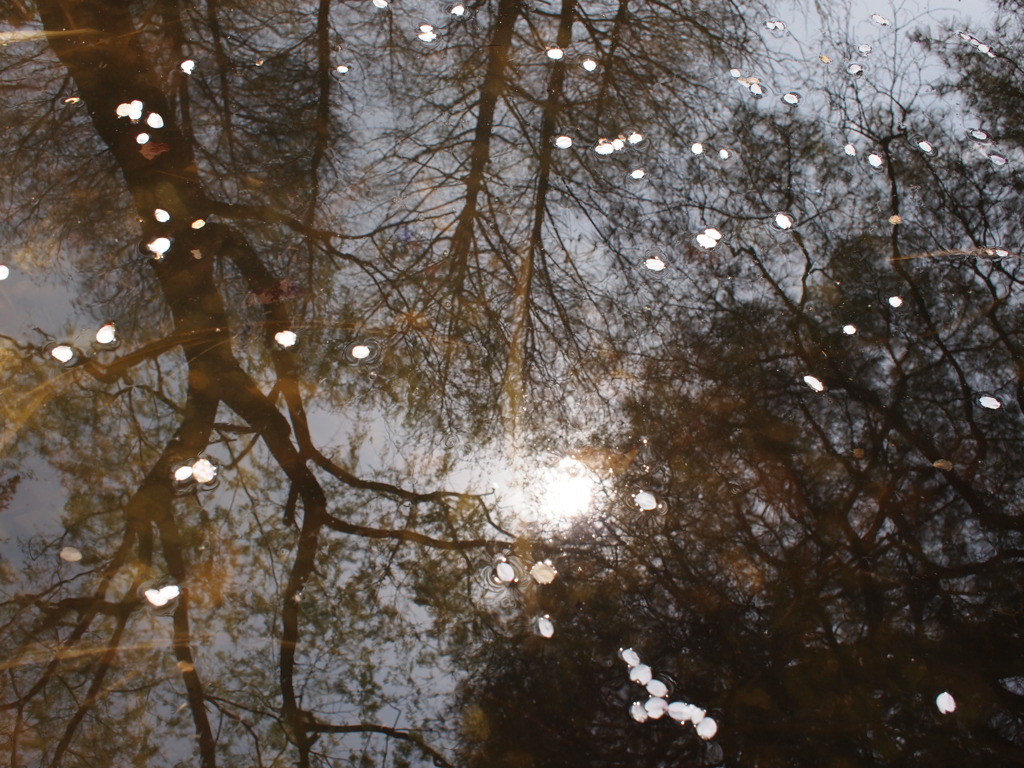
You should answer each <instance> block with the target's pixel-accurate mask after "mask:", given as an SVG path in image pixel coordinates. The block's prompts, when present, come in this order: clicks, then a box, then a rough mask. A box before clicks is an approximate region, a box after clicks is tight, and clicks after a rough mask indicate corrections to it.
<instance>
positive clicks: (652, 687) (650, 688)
mask: <svg viewBox="0 0 1024 768" xmlns="http://www.w3.org/2000/svg"><path fill="white" fill-rule="evenodd" d="M647 692H648V693H649V694H651V696H656V697H658V698H659V699H663V698H665V697H666V696H668V686H667V685H665V683H663V682H662V681H661V680H651V682H649V683H648V684H647Z"/></svg>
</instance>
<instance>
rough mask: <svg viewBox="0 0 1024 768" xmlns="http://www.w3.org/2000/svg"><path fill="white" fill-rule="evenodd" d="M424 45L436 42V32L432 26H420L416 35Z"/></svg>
mask: <svg viewBox="0 0 1024 768" xmlns="http://www.w3.org/2000/svg"><path fill="white" fill-rule="evenodd" d="M416 37H418V38H419V39H420V40H422V41H423V42H424V43H432V42H434V41H435V40H437V32H436V31H435V29H434V25H433V24H420V26H419V33H418V34H417V35H416Z"/></svg>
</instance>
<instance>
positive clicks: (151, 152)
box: [139, 141, 171, 160]
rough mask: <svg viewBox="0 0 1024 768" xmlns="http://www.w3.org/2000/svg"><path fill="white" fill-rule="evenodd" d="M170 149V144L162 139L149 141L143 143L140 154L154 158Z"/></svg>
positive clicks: (149, 158)
mask: <svg viewBox="0 0 1024 768" xmlns="http://www.w3.org/2000/svg"><path fill="white" fill-rule="evenodd" d="M170 151H171V145H170V144H164V143H163V142H162V141H147V142H146V143H145V144H143V145H142V148H141V149H140V150H139V154H140V155H142V156H143V157H144V158H146V159H147V160H152V159H153V158H155V157H159V156H160V155H162V154H163V153H164V152H170Z"/></svg>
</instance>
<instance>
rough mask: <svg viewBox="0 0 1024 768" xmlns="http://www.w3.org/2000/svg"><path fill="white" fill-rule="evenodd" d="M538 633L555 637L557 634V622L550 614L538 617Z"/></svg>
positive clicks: (542, 635)
mask: <svg viewBox="0 0 1024 768" xmlns="http://www.w3.org/2000/svg"><path fill="white" fill-rule="evenodd" d="M537 633H538V634H539V635H540V636H541V637H553V636H554V634H555V623H554V622H553V621H552V620H551V617H549V616H541V617H540V618H539V619H537Z"/></svg>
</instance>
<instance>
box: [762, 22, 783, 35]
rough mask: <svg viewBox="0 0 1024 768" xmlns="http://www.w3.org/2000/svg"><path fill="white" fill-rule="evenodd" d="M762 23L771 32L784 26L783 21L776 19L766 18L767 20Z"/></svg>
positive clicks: (778, 30) (779, 30)
mask: <svg viewBox="0 0 1024 768" xmlns="http://www.w3.org/2000/svg"><path fill="white" fill-rule="evenodd" d="M764 25H765V27H766V28H767V29H770V30H772V31H773V32H781V31H782V30H784V29H785V28H786V25H785V23H784V22H781V21H779V20H778V19H768V21H766V22H765V23H764Z"/></svg>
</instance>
